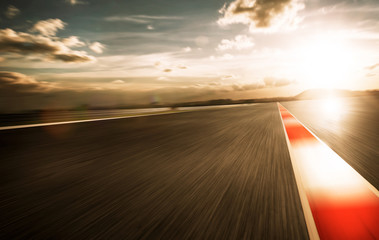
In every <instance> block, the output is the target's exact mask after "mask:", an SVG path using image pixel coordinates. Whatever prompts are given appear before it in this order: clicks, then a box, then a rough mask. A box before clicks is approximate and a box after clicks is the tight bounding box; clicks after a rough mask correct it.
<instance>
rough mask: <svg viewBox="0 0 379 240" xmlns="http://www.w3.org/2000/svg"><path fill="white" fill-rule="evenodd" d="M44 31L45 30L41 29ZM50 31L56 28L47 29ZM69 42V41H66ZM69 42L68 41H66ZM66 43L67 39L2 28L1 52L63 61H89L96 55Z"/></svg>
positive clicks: (0, 31)
mask: <svg viewBox="0 0 379 240" xmlns="http://www.w3.org/2000/svg"><path fill="white" fill-rule="evenodd" d="M41 31H43V30H41ZM46 31H47V32H46V34H48V32H49V31H50V33H51V31H53V32H54V30H51V28H50V30H46ZM66 42H67V41H66ZM66 44H67V43H66ZM66 44H65V40H62V41H61V40H59V39H58V38H51V37H48V36H42V35H33V34H29V33H23V32H15V31H13V30H12V29H9V28H7V29H0V52H3V53H18V54H21V55H25V54H34V55H40V56H43V57H45V58H46V60H60V61H63V62H88V61H92V60H94V57H92V56H90V55H88V54H87V53H86V52H85V51H76V50H72V49H70V48H69V47H67V45H66Z"/></svg>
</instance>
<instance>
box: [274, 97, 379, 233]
mask: <svg viewBox="0 0 379 240" xmlns="http://www.w3.org/2000/svg"><path fill="white" fill-rule="evenodd" d="M278 107H279V111H280V115H281V118H282V121H283V127H284V129H285V133H286V138H287V144H288V148H289V152H290V155H291V161H292V165H293V169H294V173H295V178H296V182H297V186H298V189H299V194H300V199H301V203H302V207H303V211H304V216H305V221H306V224H307V227H308V233H309V237H310V238H311V239H359V240H363V239H379V192H378V190H377V189H376V188H375V187H373V186H372V185H371V184H370V183H369V182H367V180H366V179H364V178H363V177H362V176H361V175H360V174H359V173H358V172H356V171H355V170H354V169H353V168H352V167H351V166H350V165H349V164H347V163H346V162H345V161H344V160H343V159H342V158H341V157H339V156H338V155H337V154H336V153H335V152H334V151H333V150H331V149H330V148H329V147H328V146H327V145H326V144H325V143H323V142H322V141H321V140H320V139H318V138H317V137H316V136H315V135H314V134H313V133H312V132H311V131H309V130H308V129H307V128H306V127H304V126H303V125H302V124H301V123H300V122H299V121H298V120H297V119H296V118H295V117H294V116H293V115H292V114H291V113H290V112H289V111H288V110H287V109H285V108H284V107H283V106H282V105H280V104H279V103H278Z"/></svg>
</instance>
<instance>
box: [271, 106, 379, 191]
mask: <svg viewBox="0 0 379 240" xmlns="http://www.w3.org/2000/svg"><path fill="white" fill-rule="evenodd" d="M278 104H280V103H279V102H278ZM278 106H279V105H278ZM280 106H282V107H283V108H284V109H286V110H287V111H288V113H289V114H291V116H292V117H293V118H295V119H296V121H298V122H299V123H300V125H301V126H303V127H304V128H305V129H306V130H307V131H308V132H309V133H310V134H312V135H313V137H315V138H316V139H317V141H319V142H320V143H321V144H322V145H324V146H326V147H328V148H329V149H330V150H331V151H332V152H334V153H335V154H337V155H338V156H339V157H340V158H341V159H342V160H344V161H345V162H346V160H345V159H343V158H342V157H341V156H340V155H339V154H338V153H336V152H335V151H334V150H333V149H332V148H331V147H330V146H329V145H328V144H326V143H325V142H324V141H322V140H321V139H320V138H319V137H318V136H317V135H316V134H315V133H313V131H312V130H310V129H309V128H308V127H307V126H305V125H304V124H303V123H302V122H301V121H300V120H299V119H298V118H297V117H295V116H294V115H293V114H292V113H291V112H290V111H289V110H288V109H287V108H285V107H284V106H283V105H282V104H280ZM279 114H280V109H279ZM281 119H282V118H281ZM282 124H283V127H284V122H283V119H282ZM284 131H286V130H285V128H284ZM286 135H287V132H286ZM288 141H289V139H288ZM346 163H347V164H348V165H349V166H350V167H351V168H352V169H354V171H356V172H357V173H358V175H359V176H360V177H361V178H362V179H363V180H364V181H363V182H364V183H365V185H366V186H367V187H368V188H369V189H370V190H371V191H372V192H373V193H374V194H375V195H376V196H377V197H379V190H378V189H376V187H374V185H372V184H371V183H370V182H369V181H367V179H366V178H364V177H363V176H362V175H361V174H360V173H359V172H358V171H357V170H356V169H355V168H353V167H352V166H351V165H350V164H349V163H348V162H346Z"/></svg>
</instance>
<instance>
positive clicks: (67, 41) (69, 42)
mask: <svg viewBox="0 0 379 240" xmlns="http://www.w3.org/2000/svg"><path fill="white" fill-rule="evenodd" d="M62 43H63V44H64V45H66V46H67V47H83V46H85V45H86V44H85V43H84V42H82V41H80V40H79V38H78V37H76V36H71V37H68V38H64V39H62Z"/></svg>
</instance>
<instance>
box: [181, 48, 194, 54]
mask: <svg viewBox="0 0 379 240" xmlns="http://www.w3.org/2000/svg"><path fill="white" fill-rule="evenodd" d="M191 51H192V48H191V47H185V48H183V52H187V53H188V52H191Z"/></svg>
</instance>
